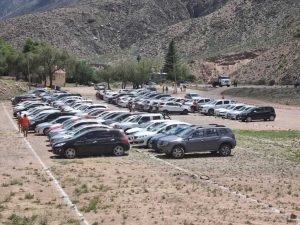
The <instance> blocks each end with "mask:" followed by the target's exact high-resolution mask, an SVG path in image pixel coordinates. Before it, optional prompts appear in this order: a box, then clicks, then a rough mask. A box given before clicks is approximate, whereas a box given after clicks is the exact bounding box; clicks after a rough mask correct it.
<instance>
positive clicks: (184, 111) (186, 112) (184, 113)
mask: <svg viewBox="0 0 300 225" xmlns="http://www.w3.org/2000/svg"><path fill="white" fill-rule="evenodd" d="M181 114H182V115H187V114H189V111H188V110H187V109H185V110H183V111H182V113H181Z"/></svg>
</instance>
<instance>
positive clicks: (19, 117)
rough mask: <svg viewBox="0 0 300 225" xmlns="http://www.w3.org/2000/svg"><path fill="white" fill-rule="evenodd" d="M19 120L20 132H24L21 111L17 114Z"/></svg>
mask: <svg viewBox="0 0 300 225" xmlns="http://www.w3.org/2000/svg"><path fill="white" fill-rule="evenodd" d="M17 120H18V121H17V122H18V128H19V133H21V132H22V116H21V113H20V112H19V113H18V114H17Z"/></svg>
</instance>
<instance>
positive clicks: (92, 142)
mask: <svg viewBox="0 0 300 225" xmlns="http://www.w3.org/2000/svg"><path fill="white" fill-rule="evenodd" d="M129 149H130V144H129V142H128V138H127V137H126V136H125V134H124V133H123V132H122V131H120V130H116V129H103V128H98V129H92V130H88V131H86V132H84V133H80V134H78V135H77V136H74V137H72V138H70V139H68V140H64V141H61V142H58V143H55V144H54V145H53V146H52V150H53V153H54V154H56V155H60V156H64V157H66V158H68V159H72V158H75V157H77V156H96V155H103V154H113V155H115V156H121V155H124V153H125V151H128V150H129Z"/></svg>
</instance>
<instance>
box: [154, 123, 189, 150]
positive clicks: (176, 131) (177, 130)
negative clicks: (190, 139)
mask: <svg viewBox="0 0 300 225" xmlns="http://www.w3.org/2000/svg"><path fill="white" fill-rule="evenodd" d="M188 127H191V125H180V126H178V127H176V128H174V129H172V130H169V131H168V132H166V133H164V134H157V135H155V136H154V137H152V138H151V140H150V142H149V145H150V147H151V148H152V149H154V150H155V151H156V152H161V151H160V149H159V148H158V147H157V143H158V141H159V139H160V138H162V137H166V136H170V135H178V134H180V133H181V132H182V131H184V130H185V129H187V128H188Z"/></svg>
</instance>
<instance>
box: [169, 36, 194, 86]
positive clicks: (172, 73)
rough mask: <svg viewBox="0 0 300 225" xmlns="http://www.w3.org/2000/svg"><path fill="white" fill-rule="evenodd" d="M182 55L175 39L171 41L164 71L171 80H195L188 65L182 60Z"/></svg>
mask: <svg viewBox="0 0 300 225" xmlns="http://www.w3.org/2000/svg"><path fill="white" fill-rule="evenodd" d="M180 61H181V60H180V56H179V54H178V52H177V48H176V45H175V41H174V39H173V40H172V41H171V42H170V44H169V48H168V51H167V53H166V56H165V64H164V66H163V72H165V73H167V75H168V76H167V78H168V79H169V80H174V81H177V80H194V79H195V78H194V77H193V76H192V75H191V74H190V72H189V70H188V68H187V66H186V65H184V64H182V63H181V62H180Z"/></svg>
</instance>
